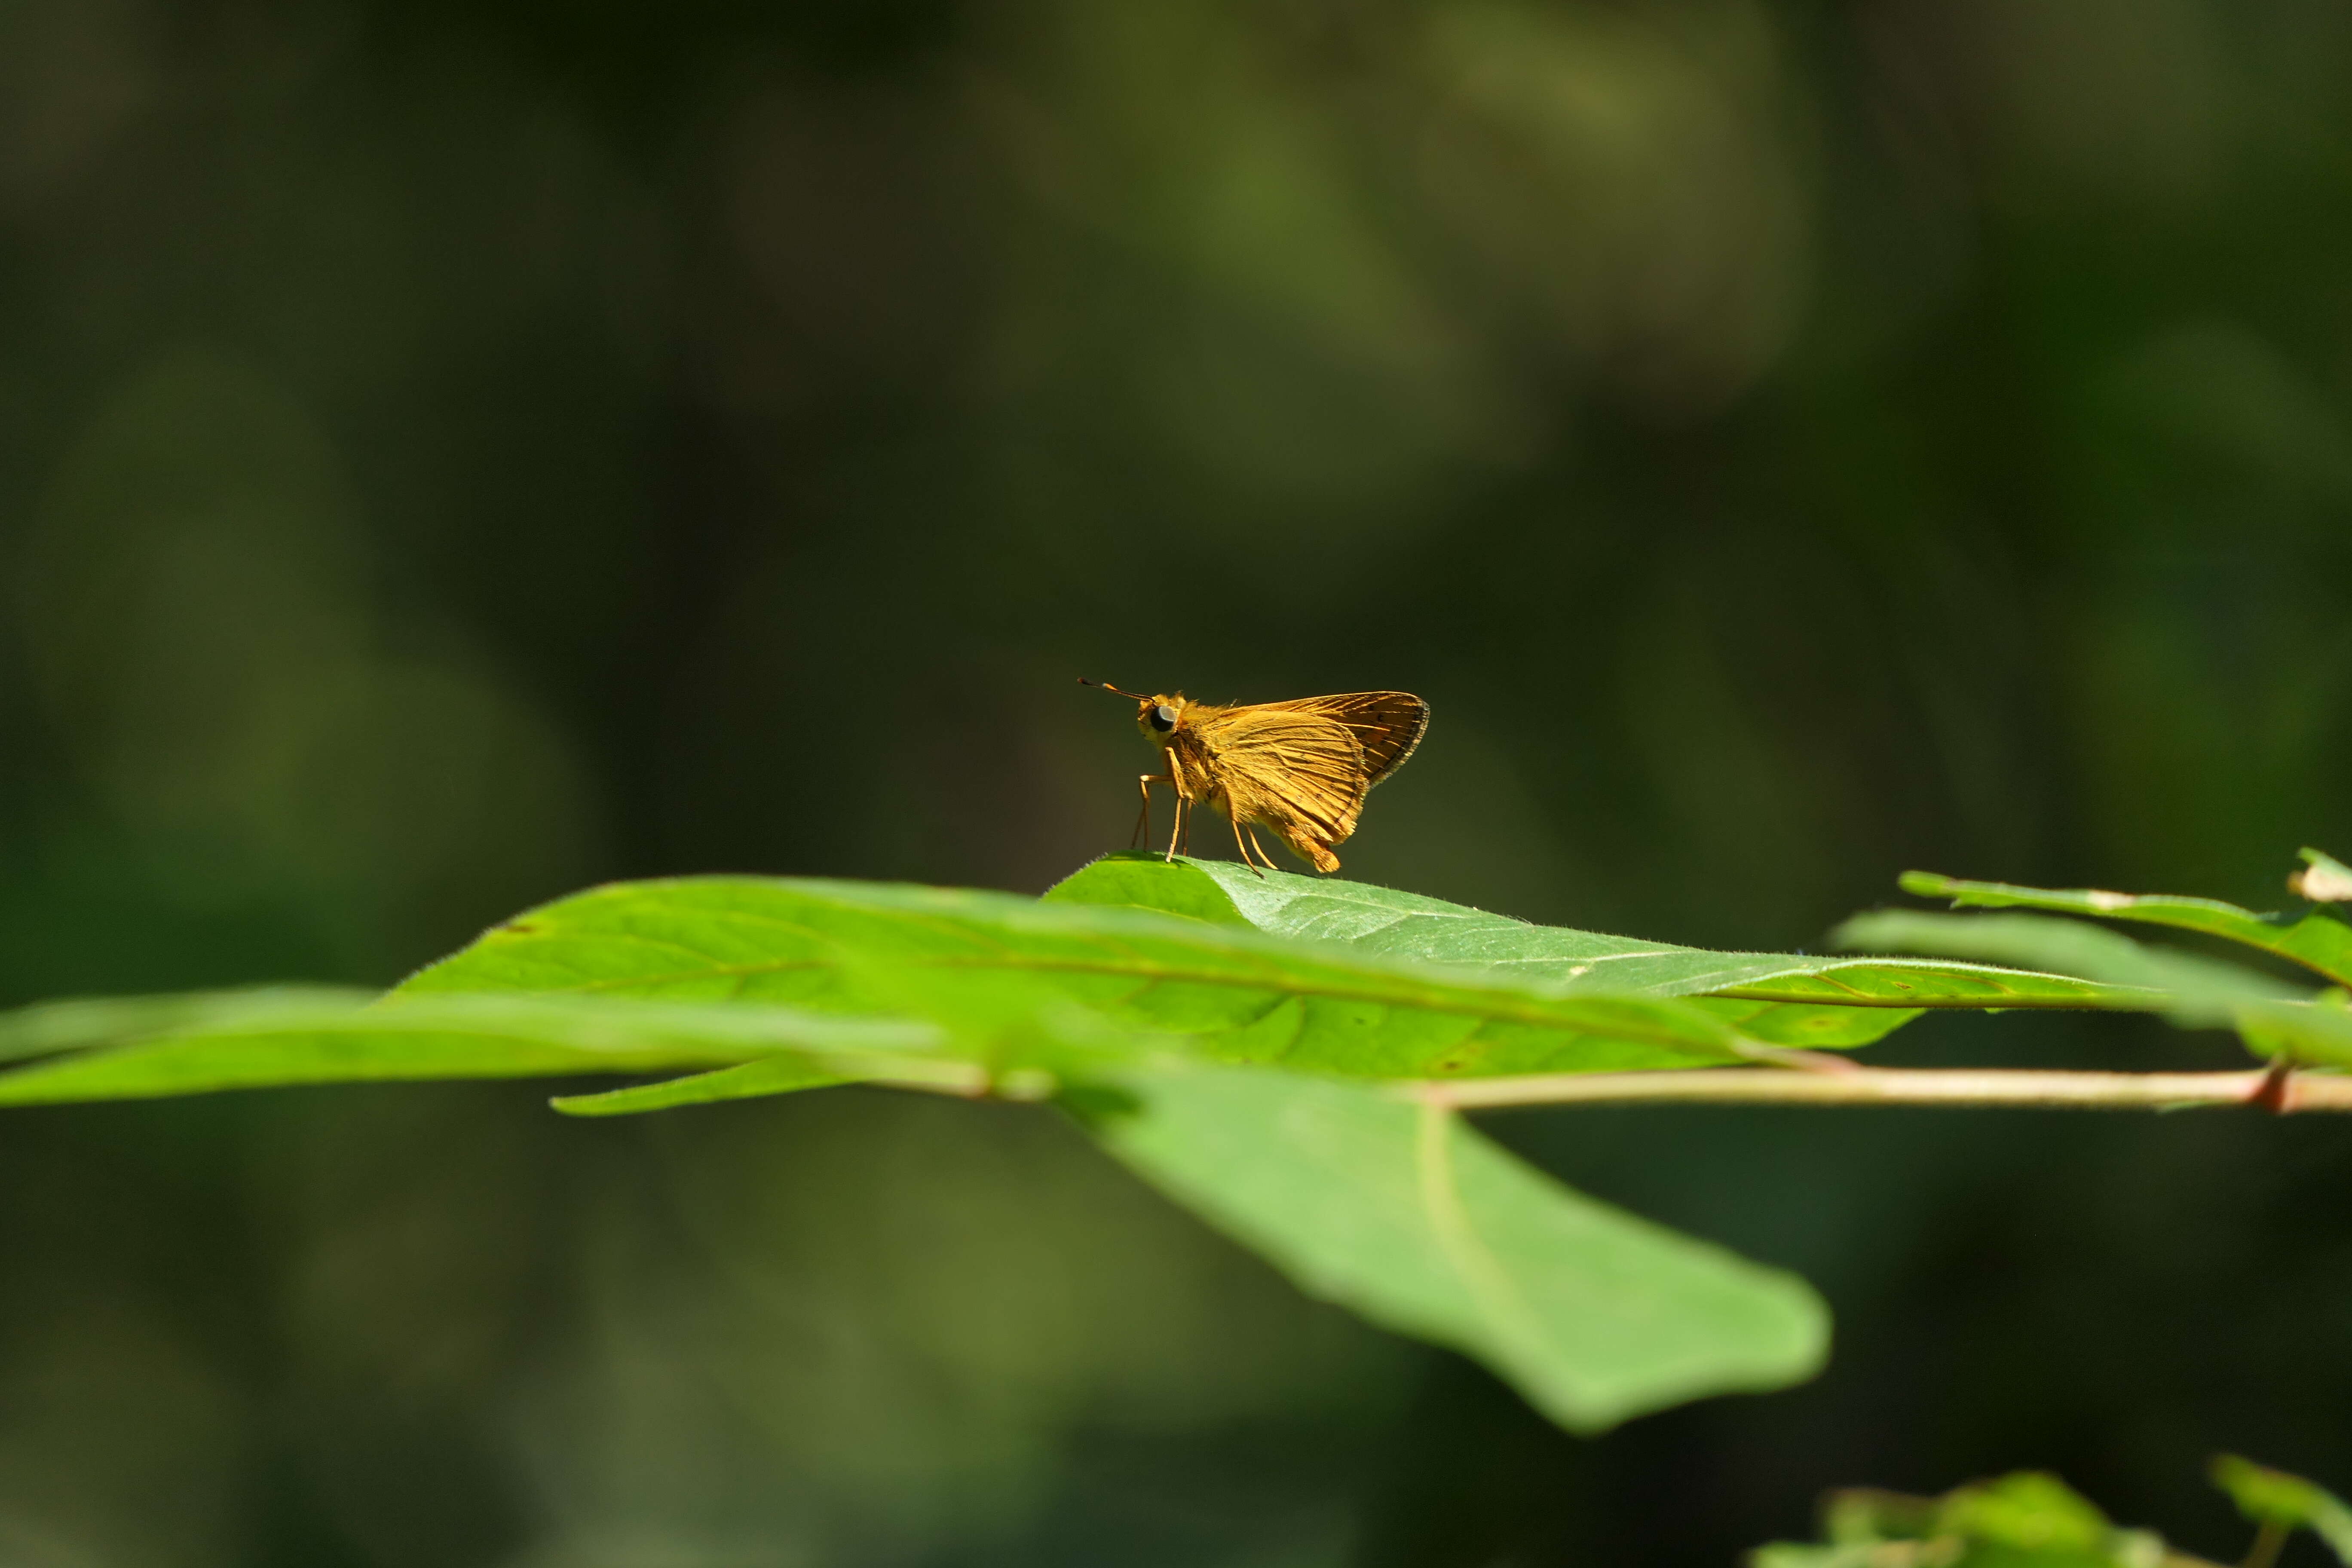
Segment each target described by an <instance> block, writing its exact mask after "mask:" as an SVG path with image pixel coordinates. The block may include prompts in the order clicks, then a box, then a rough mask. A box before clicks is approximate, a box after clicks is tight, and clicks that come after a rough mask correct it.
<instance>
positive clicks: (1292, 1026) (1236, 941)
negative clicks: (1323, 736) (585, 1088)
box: [395, 877, 1742, 1078]
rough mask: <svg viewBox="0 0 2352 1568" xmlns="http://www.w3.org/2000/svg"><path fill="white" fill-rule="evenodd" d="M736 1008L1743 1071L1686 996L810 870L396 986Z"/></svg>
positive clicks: (524, 932) (559, 916) (1228, 1042)
mask: <svg viewBox="0 0 2352 1568" xmlns="http://www.w3.org/2000/svg"><path fill="white" fill-rule="evenodd" d="M478 991H530V992H558V993H570V994H594V995H605V996H667V997H679V998H688V997H694V998H711V999H720V998H735V999H741V1000H758V1001H765V1002H774V1003H783V1004H789V1005H794V1006H802V1007H809V1008H814V1009H818V1010H822V1011H827V1012H835V1013H849V1014H866V1015H877V1014H878V1015H882V1016H909V1015H912V1016H923V1017H929V1018H933V1019H937V1020H940V1021H941V1022H942V1023H948V1024H960V1023H961V1021H962V1020H964V1019H965V1018H967V1017H969V1016H1012V1017H1021V1018H1026V1017H1032V1016H1041V1015H1044V1014H1046V1013H1049V1012H1050V1011H1052V1010H1053V1009H1054V1008H1056V1007H1062V1008H1068V1007H1073V1006H1075V1007H1077V1008H1082V1009H1085V1010H1087V1011H1088V1012H1090V1013H1091V1014H1093V1015H1097V1016H1100V1017H1101V1018H1103V1019H1105V1020H1107V1021H1108V1023H1109V1024H1110V1025H1112V1026H1116V1027H1117V1028H1118V1029H1119V1030H1122V1031H1127V1032H1129V1034H1132V1033H1133V1032H1135V1031H1143V1032H1146V1033H1149V1034H1152V1035H1156V1036H1163V1037H1174V1038H1177V1039H1180V1040H1181V1041H1183V1042H1185V1043H1186V1045H1187V1046H1188V1047H1189V1049H1190V1050H1192V1052H1194V1053H1197V1054H1202V1055H1206V1056H1210V1057H1213V1058H1218V1059H1222V1060H1227V1061H1234V1062H1265V1063H1278V1064H1281V1065H1284V1066H1288V1067H1295V1068H1309V1069H1314V1070H1319V1071H1331V1072H1344V1073H1353V1074H1362V1075H1367V1076H1374V1077H1412V1078H1422V1077H1435V1076H1446V1075H1458V1074H1468V1073H1513V1072H1537V1071H1585V1070H1590V1071H1601V1070H1617V1069H1628V1068H1659V1067H1683V1066H1690V1065H1694V1064H1698V1063H1704V1062H1723V1061H1726V1060H1732V1059H1738V1058H1739V1055H1740V1050H1741V1045H1742V1042H1741V1039H1740V1037H1739V1034H1738V1030H1737V1029H1735V1028H1734V1027H1733V1026H1731V1024H1730V1023H1728V1022H1727V1021H1726V1020H1724V1019H1722V1018H1720V1017H1717V1016H1715V1015H1714V1014H1712V1013H1710V1012H1708V1011H1707V1010H1706V1008H1704V1007H1702V1006H1699V1005H1694V1004H1692V1003H1688V1002H1684V1001H1679V1000H1674V999H1664V998H1652V997H1645V996H1623V997H1620V996H1612V995H1605V994H1570V993H1567V992H1564V991H1562V990H1561V989H1560V988H1559V987H1554V986H1547V985H1544V984H1530V983H1528V982H1527V981H1517V982H1514V981H1512V980H1508V979H1498V978H1496V977H1494V976H1492V975H1489V974H1486V973H1471V972H1465V971H1464V970H1463V969H1461V968H1459V967H1452V968H1442V967H1439V966H1435V965H1430V964H1417V963H1408V962H1404V961H1402V960H1398V959H1393V958H1390V957H1387V956H1384V955H1381V954H1358V953H1353V952H1345V951H1342V950H1338V949H1335V948H1332V947H1329V946H1328V945H1324V944H1319V943H1307V942H1296V941H1282V940H1277V939H1275V938H1271V937H1267V936H1265V935H1263V934H1261V933H1259V932H1256V931H1247V930H1243V929H1239V928H1233V927H1223V926H1219V925H1215V924H1213V923H1209V922H1206V921H1202V920H1199V919H1176V918H1171V917H1170V916H1167V915H1164V914H1159V913H1154V912H1150V911H1146V910H1133V909H1118V908H1103V907H1089V906H1083V905H1077V904H1071V903H1058V902H1057V903H1040V902H1038V901H1037V900H1029V899H1021V898H1015V897H1013V896H1012V895H1009V894H1003V893H982V892H968V891H960V890H952V889H936V888H919V887H905V886H894V885H884V884H873V883H857V882H831V881H816V880H803V879H783V878H776V879H757V878H734V877H729V878H719V877H714V878H692V879H679V880H674V881H659V882H636V883H625V884H618V885H614V886H611V887H605V888H599V889H593V890H592V891H589V892H586V893H583V894H580V895H578V896H576V897H573V898H571V899H566V900H562V901H561V902H559V903H555V904H551V905H548V906H547V907H545V908H543V909H540V910H533V911H531V912H530V914H528V915H526V916H524V917H522V918H521V919H520V920H518V921H512V922H510V923H509V924H508V925H505V926H502V927H499V928H498V929H496V930H494V931H490V932H488V934H487V935H485V936H484V937H483V938H482V939H481V940H480V941H479V942H476V943H475V944H474V945H473V946H472V947H470V948H468V949H467V950H466V951H465V952H461V953H458V954H457V956H455V957H454V958H451V959H448V960H446V961H445V962H443V963H438V964H436V965H434V966H433V967H432V968H430V969H427V970H425V972H424V973H421V974H419V975H417V976H415V978H414V979H412V980H410V981H409V982H408V984H406V985H404V986H403V987H402V988H401V990H400V991H399V992H398V993H395V994H398V995H410V996H417V995H428V994H449V993H453V992H478Z"/></svg>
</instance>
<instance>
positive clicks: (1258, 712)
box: [1180, 702, 1370, 844]
mask: <svg viewBox="0 0 2352 1568" xmlns="http://www.w3.org/2000/svg"><path fill="white" fill-rule="evenodd" d="M1186 717H1187V719H1188V721H1189V723H1188V726H1187V727H1188V728H1189V729H1190V730H1191V731H1192V740H1193V743H1194V744H1196V745H1197V746H1198V747H1199V748H1200V750H1201V752H1202V762H1203V763H1204V764H1205V771H1206V773H1208V774H1209V776H1211V777H1213V779H1215V780H1216V782H1217V784H1218V785H1219V786H1220V787H1222V788H1223V791H1224V794H1225V796H1226V800H1227V803H1228V805H1229V807H1230V809H1231V810H1232V812H1233V814H1234V816H1237V817H1240V818H1242V819H1244V820H1247V819H1250V818H1258V819H1262V820H1265V821H1267V822H1269V823H1272V824H1273V825H1275V826H1276V827H1277V828H1287V827H1288V826H1296V827H1297V828H1298V829H1300V830H1302V831H1303V832H1305V833H1306V834H1307V835H1309V836H1311V837H1315V838H1318V839H1320V840H1322V841H1323V842H1324V843H1326V844H1338V843H1339V842H1341V841H1342V840H1344V839H1345V838H1346V837H1348V836H1349V834H1351V833H1353V832H1354V831H1355V830H1356V817H1357V816H1358V814H1359V813H1360V811H1361V810H1362V808H1363V800H1364V791H1365V790H1366V789H1367V788H1369V787H1370V785H1369V784H1367V783H1366V773H1365V763H1364V748H1363V743H1362V742H1360V741H1358V740H1357V739H1356V736H1355V732H1354V731H1352V730H1350V729H1349V727H1348V726H1347V725H1346V724H1344V723H1342V722H1340V721H1339V720H1338V719H1336V718H1335V717H1333V716H1332V715H1330V714H1328V713H1318V712H1315V711H1313V710H1308V709H1307V708H1304V707H1302V706H1301V705H1299V704H1297V703H1287V702H1263V703H1257V704H1255V705H1253V706H1250V707H1246V708H1207V707H1205V706H1196V707H1194V708H1193V709H1192V710H1189V711H1188V713H1187V715H1186ZM1180 733H1181V731H1180ZM1284 837H1291V835H1290V833H1289V832H1287V831H1285V833H1284Z"/></svg>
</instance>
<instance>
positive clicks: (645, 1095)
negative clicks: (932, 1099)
mask: <svg viewBox="0 0 2352 1568" xmlns="http://www.w3.org/2000/svg"><path fill="white" fill-rule="evenodd" d="M968 1070H969V1071H970V1072H971V1074H972V1075H973V1076H974V1078H975V1079H977V1078H978V1077H979V1076H980V1069H979V1068H971V1069H968ZM853 1082H856V1079H853V1078H851V1077H849V1076H847V1075H845V1074H842V1073H837V1072H835V1071H833V1070H831V1069H830V1068H825V1067H824V1066H822V1065H820V1064H819V1063H817V1062H815V1061H812V1060H810V1059H808V1058H803V1057H796V1056H795V1057H778V1058H772V1059H769V1060H763V1061H756V1062H744V1063H742V1064H741V1065H740V1066H737V1067H731V1068H719V1069H718V1070H717V1071H716V1072H698V1073H695V1074H692V1075H690V1076H689V1077H686V1078H673V1079H665V1080H663V1081H662V1082H660V1083H643V1084H637V1085H635V1086H633V1087H631V1088H628V1089H606V1090H605V1091H604V1093H602V1094H560V1095H557V1096H556V1097H555V1098H554V1099H553V1100H549V1101H548V1102H547V1103H548V1104H550V1105H551V1106H553V1107H554V1108H555V1109H556V1110H560V1111H562V1112H563V1114H565V1115H566V1116H634V1115H636V1114H638V1113H639V1112H641V1111H647V1110H670V1109H671V1108H673V1107H675V1106H680V1105H709V1104H711V1103H713V1102H714V1101H717V1100H752V1099H757V1098H759V1097H761V1096H763V1095H771V1094H792V1093H795V1092H797V1091H799V1090H801V1089H826V1088H830V1087H832V1086H833V1085H835V1084H842V1083H853ZM973 1087H974V1088H975V1089H978V1088H979V1087H980V1084H979V1083H978V1082H977V1081H975V1082H974V1083H973Z"/></svg>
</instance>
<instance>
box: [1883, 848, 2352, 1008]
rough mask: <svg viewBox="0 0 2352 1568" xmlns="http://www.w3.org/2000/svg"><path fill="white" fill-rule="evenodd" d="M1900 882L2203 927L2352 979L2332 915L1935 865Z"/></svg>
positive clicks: (2347, 931) (1988, 899) (2346, 945)
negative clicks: (2040, 882)
mask: <svg viewBox="0 0 2352 1568" xmlns="http://www.w3.org/2000/svg"><path fill="white" fill-rule="evenodd" d="M2318 853H2319V852H2318V851H2317V850H2315V849H2307V850H2305V851H2304V854H2305V858H2310V857H2312V856H2314V855H2317V854H2318ZM2320 858H2321V859H2326V857H2325V856H2320ZM1901 881H1902V887H1903V890H1904V891H1905V892H1906V893H1913V894H1916V895H1917V896H1918V897H1920V898H1923V899H1949V900H1952V903H1953V905H1954V907H1955V908H1975V909H1988V910H1998V909H2018V910H2053V911H2056V912H2058V913H2062V914H2074V915H2094V916H2096V917H2098V918H2099V919H2101V920H2111V921H2140V922H2142V923H2144V924H2147V925H2159V926H2169V927H2171V928H2172V929H2174V930H2176V931H2200V932H2202V933H2204V934H2205V935H2207V936H2218V937H2223V938H2226V939H2227V940H2229V941H2231V942H2242V943H2244V944H2245V945H2246V946H2248V947H2252V948H2257V949H2259V950H2261V951H2262V952H2268V953H2274V954H2276V955H2277V956H2279V957H2281V958H2284V959H2290V960H2292V961H2294V963H2300V964H2303V965H2304V966H2305V967H2306V968H2309V969H2312V970H2315V971H2316V972H2317V973H2320V974H2323V975H2326V977H2327V978H2328V979H2329V980H2332V981H2334V982H2335V983H2336V984H2339V985H2352V926H2347V925H2346V924H2344V922H2343V921H2337V920H2332V919H2330V918H2329V917H2327V916H2326V915H2305V917H2304V918H2303V919H2301V920H2299V921H2294V923H2293V924H2291V925H2290V924H2287V923H2285V922H2284V921H2282V920H2281V919H2280V918H2279V917H2277V916H2275V915H2258V914H2256V913H2254V911H2253V910H2245V909H2240V908H2239V907H2238V906H2237V905H2235V904H2225V903H2223V902H2221V900H2219V899H2193V898H2184V897H2179V896H2177V895H2174V894H2170V893H2110V892H2105V891H2103V890H2101V889H2096V888H2063V889H2053V888H2021V887H2016V886H2013V885H2011V883H2008V882H1963V881H1960V880H1958V879H1954V878H1951V877H1943V876H1938V875H1937V874H1936V873H1935V872H1933V871H1906V872H1904V873H1903V876H1902V879H1901Z"/></svg>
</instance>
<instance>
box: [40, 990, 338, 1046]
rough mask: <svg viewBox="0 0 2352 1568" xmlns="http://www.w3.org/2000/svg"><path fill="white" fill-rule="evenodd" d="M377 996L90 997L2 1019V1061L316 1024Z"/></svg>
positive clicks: (216, 993)
mask: <svg viewBox="0 0 2352 1568" xmlns="http://www.w3.org/2000/svg"><path fill="white" fill-rule="evenodd" d="M378 994H379V993H377V992H373V991H356V990H347V989H343V988H341V987H335V986H313V985H269V986H254V987H250V988H247V989H243V990H236V991H191V992H184V993H181V994H176V995H166V996H91V997H77V998H73V999H70V1000H67V1001H62V1002H40V1003H36V1004H35V1005H32V1006H29V1007H19V1008H16V1010H15V1011H13V1012H7V1013H0V1061H23V1060H28V1059H30V1058H35V1057H47V1056H56V1055H58V1054H59V1053H61V1052H65V1051H74V1050H82V1049H86V1048H88V1047H91V1046H104V1045H113V1044H116V1043H118V1042H121V1041H123V1040H131V1039H139V1038H142V1037H147V1036H153V1035H161V1034H166V1033H180V1032H184V1031H188V1030H196V1029H205V1028H208V1027H211V1026H215V1025H230V1026H246V1025H250V1024H253V1023H255V1022H257V1021H259V1020H261V1019H264V1018H269V1017H287V1018H304V1017H316V1016H319V1015H320V1014H321V1013H334V1012H341V1011H345V1010H348V1009H351V1008H354V1007H362V1006H365V1005H367V1004H369V1003H371V1002H373V1001H374V1000H375V999H376V997H377V996H378Z"/></svg>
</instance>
